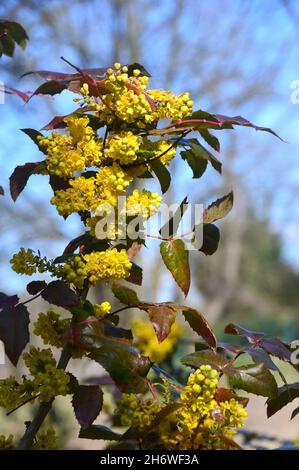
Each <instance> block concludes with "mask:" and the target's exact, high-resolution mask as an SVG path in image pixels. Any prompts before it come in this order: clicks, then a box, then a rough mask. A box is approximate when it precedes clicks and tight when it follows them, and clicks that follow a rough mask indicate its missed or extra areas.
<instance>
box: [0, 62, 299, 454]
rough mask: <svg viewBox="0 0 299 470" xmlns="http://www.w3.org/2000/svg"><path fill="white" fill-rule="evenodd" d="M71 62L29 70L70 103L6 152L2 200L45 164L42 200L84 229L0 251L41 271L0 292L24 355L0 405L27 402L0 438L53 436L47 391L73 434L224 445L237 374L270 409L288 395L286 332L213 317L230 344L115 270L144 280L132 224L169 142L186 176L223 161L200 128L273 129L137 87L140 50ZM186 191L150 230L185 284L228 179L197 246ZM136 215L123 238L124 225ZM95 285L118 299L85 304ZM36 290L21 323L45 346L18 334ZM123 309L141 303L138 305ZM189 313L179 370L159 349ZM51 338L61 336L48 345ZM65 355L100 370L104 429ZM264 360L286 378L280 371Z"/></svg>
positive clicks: (9, 331) (164, 174)
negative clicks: (65, 405)
mask: <svg viewBox="0 0 299 470" xmlns="http://www.w3.org/2000/svg"><path fill="white" fill-rule="evenodd" d="M69 65H71V66H72V67H73V68H75V73H73V74H63V73H56V72H43V71H40V72H36V73H37V74H38V75H39V76H40V77H42V78H45V79H46V82H45V83H43V84H42V85H41V86H40V87H39V88H38V89H37V90H36V91H35V92H34V93H33V95H32V96H35V95H38V96H41V95H46V94H50V95H55V94H56V93H60V92H62V91H63V90H68V91H69V92H71V93H74V94H75V97H74V102H75V103H76V109H75V110H74V112H72V113H71V114H69V115H67V116H56V117H54V118H53V119H52V120H51V122H49V123H48V124H47V125H46V126H44V128H43V133H41V132H38V131H35V130H34V129H29V128H27V129H23V132H25V133H26V134H27V135H28V136H29V137H30V138H31V139H32V140H33V141H34V143H35V144H36V145H37V146H38V149H39V150H40V151H41V153H42V154H43V159H41V160H40V161H37V162H29V163H26V164H25V165H21V166H18V167H17V168H16V169H15V171H14V172H13V174H12V175H11V177H10V189H11V196H12V198H13V200H14V201H16V199H17V198H18V196H19V194H20V193H21V192H22V191H23V189H24V188H25V186H26V184H27V182H28V179H29V177H30V176H31V175H34V174H40V175H44V177H45V178H46V177H48V180H49V184H50V186H51V188H52V190H53V197H52V198H51V201H50V202H51V204H52V205H53V206H55V208H56V210H57V212H58V214H59V215H60V216H62V217H63V218H64V219H67V217H68V216H70V215H71V214H77V215H78V217H79V218H80V220H81V223H82V228H83V230H82V234H81V235H80V236H78V237H76V238H75V239H73V240H71V241H70V242H69V243H68V245H67V246H66V248H65V250H64V252H63V253H61V254H59V256H57V258H55V259H48V258H47V256H45V255H44V254H41V253H40V252H39V251H34V250H33V249H32V248H30V247H26V248H25V247H22V248H21V249H20V251H19V252H18V253H16V254H14V255H13V257H12V259H11V267H12V269H13V270H14V271H15V272H16V273H18V274H20V275H27V276H33V275H35V276H37V277H38V275H39V274H40V273H44V274H47V277H46V278H47V279H48V280H47V281H45V280H39V279H36V278H35V279H33V280H32V281H31V282H29V284H28V285H27V291H28V294H29V295H30V297H29V299H28V300H26V301H25V302H21V301H20V299H19V297H18V295H6V294H4V293H1V294H0V308H1V311H0V338H1V340H2V341H3V342H4V345H5V351H6V354H7V356H8V358H9V360H10V361H11V363H12V364H13V365H14V366H17V365H18V361H19V359H20V357H21V356H22V358H23V361H24V364H25V367H26V372H25V373H24V374H23V375H22V377H21V378H16V377H14V376H9V377H7V378H6V379H3V380H1V381H0V406H1V407H3V408H5V409H6V410H7V411H9V412H10V413H11V412H12V411H14V410H15V409H18V408H20V407H21V406H25V405H26V406H31V405H32V404H36V407H35V414H34V416H33V418H32V421H31V422H26V423H25V424H26V426H25V429H24V435H23V437H22V438H21V439H20V440H19V442H18V439H17V437H18V436H11V435H10V436H1V437H0V447H1V448H2V449H13V448H19V449H29V448H30V449H52V448H56V446H57V444H56V438H55V431H54V429H53V428H46V427H45V425H43V423H44V420H45V418H46V416H47V415H48V413H49V411H50V409H51V407H52V405H53V402H54V400H55V397H57V396H59V395H60V396H66V395H67V396H70V399H71V402H72V406H73V409H74V413H75V416H76V418H77V420H78V423H79V425H80V433H79V437H81V438H87V439H99V440H105V441H112V442H111V443H110V444H109V447H110V448H115V449H116V448H118V446H119V447H120V448H130V449H132V448H133V449H140V448H142V449H238V448H240V446H239V444H238V443H237V442H236V441H235V440H234V436H235V435H236V433H237V431H238V429H239V428H241V427H242V426H243V425H244V421H245V420H246V417H247V412H246V405H247V402H248V399H247V398H246V397H244V394H243V395H242V396H239V395H238V394H237V390H242V391H245V392H248V393H253V394H256V395H261V396H264V397H266V399H267V410H268V416H271V415H272V414H273V413H275V412H276V411H278V410H279V409H280V408H281V407H282V406H284V405H285V404H287V403H288V402H289V401H291V400H292V399H293V398H295V397H296V396H298V387H297V388H296V384H287V383H286V381H285V379H284V376H283V374H282V373H281V371H280V370H279V369H278V367H277V365H276V363H275V362H273V360H272V356H275V357H278V358H279V359H281V360H283V361H285V362H287V363H291V352H292V350H291V346H290V345H289V344H287V343H285V342H283V341H281V340H279V339H277V338H271V337H267V335H266V334H265V333H262V332H255V331H249V330H246V329H245V328H242V327H241V326H238V325H234V324H230V325H228V326H227V327H226V329H225V332H226V333H227V334H229V335H235V336H240V337H242V338H243V343H242V345H241V346H240V342H237V344H233V343H231V342H230V341H229V340H228V341H227V342H226V343H219V342H217V339H216V337H215V334H214V332H213V329H212V328H211V326H210V325H209V323H208V321H207V320H206V319H205V317H204V316H203V315H202V314H201V313H200V312H199V311H197V310H196V309H193V308H191V307H187V306H184V305H182V304H177V303H175V302H172V301H165V302H160V303H157V302H146V301H143V300H141V299H140V298H139V297H138V295H137V293H136V291H135V290H134V288H131V287H129V284H128V283H131V284H135V285H137V286H140V285H141V284H142V281H143V279H142V268H141V267H140V266H138V265H137V264H136V263H135V262H134V260H133V259H134V257H135V256H136V255H137V254H138V252H139V251H140V249H141V248H143V247H144V245H145V239H146V236H150V234H145V233H144V230H143V228H144V224H145V223H146V221H147V220H148V219H149V218H150V217H152V216H153V215H154V214H156V213H157V212H158V210H159V207H160V204H161V202H162V198H163V194H164V193H165V192H166V191H167V189H168V188H169V186H170V184H171V172H170V169H169V164H170V163H171V161H172V160H173V159H174V158H175V157H176V156H177V157H178V158H179V157H181V158H182V159H183V160H184V161H185V162H186V163H187V164H188V165H189V167H190V168H191V170H192V172H193V178H200V177H202V175H203V174H204V172H205V170H206V168H207V166H208V165H209V164H210V165H211V166H212V168H213V169H215V170H216V171H217V172H219V173H221V167H222V164H221V162H220V161H219V159H218V158H216V156H215V152H219V150H220V144H219V140H218V138H217V137H216V136H215V134H214V133H213V131H222V130H225V129H232V128H233V127H234V126H246V127H252V128H254V129H256V130H263V131H267V132H271V133H272V134H274V132H273V131H271V130H270V129H267V128H261V127H257V126H254V125H253V124H251V123H250V122H249V121H247V120H246V119H244V118H242V117H240V116H238V117H227V116H223V115H215V114H210V113H208V112H206V111H203V110H196V111H194V110H193V101H192V100H191V98H190V96H189V93H188V92H183V93H181V94H175V93H173V92H172V91H166V90H163V89H151V88H150V85H149V80H150V75H149V74H148V72H147V71H146V70H145V68H144V67H143V66H141V65H140V64H131V65H124V66H122V65H121V64H119V63H115V64H114V66H113V67H111V68H108V69H88V70H83V69H80V68H78V67H76V66H73V65H72V64H69ZM211 131H212V132H211ZM275 135H276V134H275ZM206 144H207V145H208V147H210V149H208V148H206ZM152 177H154V178H156V179H157V180H158V181H159V183H160V186H161V192H159V194H158V193H155V192H151V191H149V190H148V189H147V188H145V187H144V188H142V189H137V187H136V185H134V182H136V181H137V179H138V181H139V182H146V181H148V178H152ZM138 187H140V184H139V185H138ZM124 196H125V201H124V202H123V204H119V202H120V200H121V198H123V197H124ZM185 204H188V202H187V198H185V199H184V201H182V203H181V204H180V206H179V208H178V210H177V211H176V213H175V214H172V216H171V217H170V218H169V220H168V221H166V224H165V225H164V226H163V227H161V229H160V234H159V235H154V236H153V238H155V239H156V240H157V243H160V253H161V257H162V259H163V261H164V263H165V266H166V268H167V269H168V270H169V271H170V273H171V274H172V276H173V279H174V281H175V282H176V283H177V285H178V286H179V287H180V289H181V290H182V292H183V293H184V294H185V296H187V294H188V291H189V287H190V269H189V254H190V253H192V254H194V256H196V254H197V253H198V254H200V255H212V254H213V253H214V252H215V251H216V250H217V247H218V244H219V239H220V235H219V229H218V228H217V226H216V225H215V222H216V221H217V220H219V219H220V218H222V217H224V216H225V215H226V214H227V213H228V212H229V211H230V210H231V208H232V205H233V194H232V193H229V194H227V195H225V196H222V197H220V198H219V199H217V200H216V201H215V202H213V203H212V204H210V205H209V206H208V207H207V208H206V209H205V210H204V213H203V218H202V221H201V222H200V228H201V230H202V235H203V240H202V244H201V246H196V243H195V241H196V240H195V232H196V228H198V227H194V230H193V231H192V233H191V244H192V243H193V245H194V250H193V251H191V252H190V250H188V249H187V248H188V247H187V245H186V243H185V240H184V235H180V234H179V233H178V223H177V222H179V221H180V219H181V218H182V217H183V213H184V210H185V209H184V205H185ZM113 215H114V216H115V215H116V217H112V216H113ZM134 218H135V219H136V218H137V220H138V224H137V232H138V237H137V238H136V237H135V238H134V237H132V234H133V232H134V230H132V228H131V231H130V230H129V226H130V222H132V221H133V220H134ZM120 219H121V220H122V222H124V223H120V222H119V220H120ZM103 226H105V233H106V236H105V237H102V236H101V234H102V228H103ZM165 227H166V228H167V230H166V231H165ZM192 237H193V238H192ZM124 282H126V284H124ZM145 284H146V280H145ZM101 285H105V286H106V287H108V288H110V289H111V291H112V293H113V294H114V296H115V298H116V301H117V302H118V303H119V306H116V307H114V306H113V305H111V303H110V302H109V301H108V300H107V299H105V298H98V299H97V303H94V304H93V303H92V302H90V300H88V294H89V290H90V288H91V287H93V286H101ZM101 292H103V290H101ZM38 297H40V298H42V299H44V300H45V301H46V302H48V303H49V307H48V308H46V309H45V311H42V312H40V313H39V314H38V316H37V318H36V320H35V322H34V325H33V329H32V335H33V337H36V336H38V337H40V339H41V340H42V341H43V343H44V345H45V346H44V347H43V348H37V347H34V346H33V345H30V335H29V322H30V314H29V311H28V309H27V304H28V302H30V301H31V300H33V299H36V298H38ZM130 309H134V312H135V316H134V318H133V319H132V328H131V329H126V328H123V327H122V326H121V321H122V316H123V315H124V313H123V312H125V311H127V310H130ZM136 310H137V311H143V314H144V313H145V315H147V317H148V319H147V320H145V319H144V317H141V316H138V315H136ZM182 320H185V322H186V324H184V327H183V326H182ZM189 328H191V329H192V330H193V333H194V351H193V352H192V351H191V352H190V349H189V354H187V355H185V356H184V357H182V358H180V359H181V368H182V370H183V373H182V374H181V377H182V379H181V378H179V377H178V374H176V372H175V370H173V371H172V370H169V367H168V370H165V369H164V368H163V364H164V363H165V361H167V358H168V357H169V356H170V355H171V354H172V352H173V350H174V349H175V348H176V345H177V342H180V340H181V339H182V338H183V337H184V335H188V337H189V338H190V331H188V329H189ZM189 343H190V341H189ZM25 348H26V350H25V351H24V349H25ZM52 348H58V349H60V350H61V355H60V358H59V360H58V361H56V359H55V357H54V355H53V351H52ZM241 355H244V361H243V362H242V365H239V363H238V362H236V360H237V358H238V357H240V356H241ZM71 358H76V359H80V360H82V361H95V362H96V363H98V364H100V365H101V366H102V367H103V368H104V370H105V371H106V372H107V374H108V375H109V376H110V379H107V380H106V381H104V382H103V383H104V384H105V385H106V388H105V391H106V390H107V387H110V388H111V391H112V392H111V393H112V395H113V396H114V397H115V401H113V408H114V409H113V412H112V413H111V415H110V421H111V426H112V427H113V426H116V429H118V430H117V431H114V430H113V429H108V428H107V427H106V426H103V425H101V424H93V423H94V421H95V420H96V419H98V416H99V419H101V414H100V412H101V410H102V408H103V390H102V388H101V385H95V384H88V383H80V382H79V381H78V379H77V378H76V377H75V375H74V374H73V373H72V371H71V370H68V363H69V360H70V359H71ZM245 358H246V360H245ZM294 367H296V366H294ZM275 372H276V373H278V374H280V377H281V378H282V380H283V381H284V385H283V386H282V387H278V385H277V380H276V378H277V374H274V373H275ZM225 379H226V380H225ZM107 384H108V385H107ZM115 389H116V390H117V393H116V394H115V393H114V392H113V390H115ZM107 393H108V392H107ZM119 394H120V397H119ZM113 400H114V399H113ZM296 412H298V409H297V410H295V411H294V415H295V414H296ZM40 428H41V429H40ZM113 441H115V442H114V443H113Z"/></svg>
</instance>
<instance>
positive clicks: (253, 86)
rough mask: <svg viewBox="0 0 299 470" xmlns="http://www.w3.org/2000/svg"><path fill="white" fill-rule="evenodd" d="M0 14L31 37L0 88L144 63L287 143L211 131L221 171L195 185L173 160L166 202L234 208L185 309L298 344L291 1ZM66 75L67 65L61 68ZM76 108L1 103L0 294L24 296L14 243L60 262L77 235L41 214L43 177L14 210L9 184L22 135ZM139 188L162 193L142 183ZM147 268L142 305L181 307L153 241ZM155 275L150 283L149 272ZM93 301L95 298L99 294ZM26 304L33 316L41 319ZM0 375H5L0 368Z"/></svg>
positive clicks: (162, 80)
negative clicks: (228, 196)
mask: <svg viewBox="0 0 299 470" xmlns="http://www.w3.org/2000/svg"><path fill="white" fill-rule="evenodd" d="M0 17H2V18H7V19H11V20H16V21H19V22H21V24H22V25H23V26H24V27H25V29H26V31H27V32H28V35H29V37H30V41H29V43H28V46H27V48H26V51H25V52H23V51H21V50H17V51H16V55H15V57H14V59H13V60H11V59H9V58H3V57H2V59H1V64H0V66H1V76H0V79H1V80H2V81H3V82H4V83H8V84H9V85H11V86H16V87H17V88H20V89H22V90H28V89H31V90H34V89H35V88H36V87H37V85H38V84H39V82H38V81H37V80H36V79H35V78H30V79H29V77H26V78H24V79H22V80H20V79H19V76H20V75H21V74H22V73H25V72H27V71H30V70H36V69H47V70H57V71H58V70H59V71H68V72H69V71H71V70H70V69H68V68H67V66H66V64H65V63H63V62H62V61H60V59H59V57H60V56H62V55H63V56H64V57H66V58H67V59H68V60H70V61H71V62H73V63H75V64H77V65H79V66H81V67H99V66H109V65H111V64H113V63H114V62H115V61H120V62H121V63H130V62H135V61H136V62H140V63H142V64H143V65H144V66H145V67H146V69H148V70H149V71H150V72H151V74H152V75H153V79H152V86H153V87H164V88H166V89H170V88H171V89H173V90H174V91H176V92H183V91H190V92H191V95H192V99H193V100H194V102H195V106H194V108H195V109H198V108H202V109H205V110H207V111H210V112H217V113H222V114H227V115H239V114H240V115H243V116H244V117H246V118H248V119H249V120H251V121H252V122H254V123H256V124H258V125H264V126H267V127H272V128H273V129H274V130H275V131H277V132H278V133H279V135H281V136H282V138H283V139H284V140H285V141H286V143H283V142H280V141H278V140H277V139H275V138H274V137H273V136H271V135H266V134H262V133H256V132H255V131H253V130H249V129H238V131H235V132H234V131H227V132H226V133H221V135H220V138H221V143H222V151H221V155H220V158H221V160H222V162H223V168H224V169H223V175H222V176H218V175H217V174H216V173H215V172H212V171H211V170H208V171H207V173H206V175H205V178H203V179H202V180H191V176H192V175H191V172H190V171H189V169H187V168H186V165H183V164H182V162H181V161H174V162H173V163H172V173H173V175H174V181H175V184H174V185H173V186H174V188H175V189H174V190H172V191H169V192H168V193H167V201H169V202H177V203H179V202H180V201H181V200H182V199H183V197H184V196H185V195H186V194H188V195H189V200H190V201H191V202H198V203H201V202H204V203H205V204H207V203H209V202H211V201H212V200H214V199H215V198H217V197H219V196H221V195H223V194H225V193H226V192H228V191H230V190H231V189H233V190H234V193H235V206H234V209H233V211H232V213H231V214H230V215H229V217H227V219H226V220H225V221H224V222H221V224H220V229H221V242H220V248H219V250H218V252H217V253H216V254H215V255H213V256H212V257H204V256H203V255H202V256H198V254H197V255H195V254H194V256H193V254H192V253H191V258H192V271H193V283H192V289H191V292H190V294H189V297H188V299H187V304H189V305H193V306H194V307H197V308H199V309H200V310H201V311H202V312H203V313H204V314H205V315H206V317H207V318H208V320H209V321H210V322H211V323H212V324H214V326H215V329H216V332H217V333H219V335H220V336H221V331H223V326H224V325H225V324H227V323H229V322H231V321H233V322H239V323H241V324H242V325H243V326H244V327H247V328H252V329H260V330H264V331H267V333H269V334H271V335H272V334H273V335H278V336H280V337H283V338H285V339H288V340H292V339H296V338H298V337H299V323H298V305H299V289H298V281H299V249H298V240H299V217H298V216H299V203H298V199H297V194H298V183H299V166H298V154H299V141H298V130H297V129H298V124H299V122H298V121H299V115H298V106H295V105H294V104H292V103H291V100H290V95H291V91H292V90H291V82H292V81H293V80H296V79H298V78H299V68H298V64H299V47H298V28H297V24H298V19H299V4H298V2H296V0H264V1H263V2H261V1H259V0H212V1H210V2H207V1H196V2H194V1H193V0H163V1H162V0H73V1H72V2H69V1H67V0H59V1H58V0H51V1H50V2H49V1H48V0H47V1H45V0H38V1H37V0H22V1H18V0H9V1H6V2H3V3H1V5H0ZM71 72H72V71H71ZM71 109H73V104H72V101H71V98H70V97H68V96H67V93H65V92H64V93H63V94H62V95H61V96H59V97H58V98H57V99H56V98H55V100H53V99H50V98H49V99H48V98H40V97H35V98H33V99H32V100H31V101H30V102H29V103H28V104H26V105H24V104H23V103H22V102H21V101H19V99H18V98H16V97H11V96H9V97H8V98H6V103H5V105H1V106H0V112H1V116H2V118H1V128H0V141H1V146H0V170H1V171H0V175H1V181H0V184H1V185H2V186H3V187H4V189H5V197H1V198H0V207H1V234H0V237H1V244H0V247H1V248H0V262H1V264H0V279H1V281H0V282H1V286H0V290H1V291H6V292H8V293H15V292H17V291H19V292H20V291H23V292H25V285H26V283H27V282H28V279H25V277H24V278H21V277H17V275H15V274H12V273H11V272H10V270H9V262H8V259H9V258H10V257H11V256H12V254H13V253H14V252H16V251H17V250H18V248H19V247H20V246H25V247H32V248H35V249H38V248H39V249H41V251H42V253H43V254H47V255H48V256H49V257H51V256H56V255H57V254H59V253H60V252H61V251H62V250H63V248H64V246H65V245H66V243H67V240H69V239H70V238H73V237H74V236H76V235H78V234H80V231H81V230H82V228H80V223H79V221H77V220H76V219H75V218H73V217H70V218H69V220H68V221H67V222H64V221H63V220H62V219H60V218H59V217H58V215H57V214H56V213H55V210H54V208H53V207H50V206H49V203H48V200H49V197H50V194H51V193H50V190H49V188H48V187H47V186H46V185H45V180H44V179H43V178H42V177H40V176H34V177H33V178H32V179H31V181H30V183H29V185H28V187H27V189H26V191H24V193H23V194H22V197H21V198H20V199H19V200H18V202H17V203H16V204H14V203H13V202H12V201H11V200H10V197H9V191H8V177H9V175H10V174H11V172H12V170H13V168H14V167H15V166H16V165H17V164H22V163H25V162H27V161H35V160H36V159H37V158H38V152H37V151H36V149H35V148H34V147H33V145H32V143H31V141H30V140H29V139H28V138H27V137H26V136H25V135H24V134H22V133H21V132H19V131H18V130H19V129H20V128H22V127H32V128H36V129H40V128H41V127H42V126H43V125H44V124H45V123H47V122H48V121H50V119H51V118H52V116H53V115H54V114H64V113H66V112H68V111H70V110H71ZM147 188H148V189H153V188H154V189H155V190H157V189H158V186H157V185H156V184H155V183H153V182H150V183H149V184H148V185H147ZM148 248H149V249H150V250H151V256H147V250H146V249H144V250H143V254H142V253H141V254H140V255H138V256H139V260H138V263H139V264H140V263H141V264H143V265H144V279H145V285H144V287H143V288H141V295H142V298H143V299H144V300H154V299H156V300H157V301H163V300H169V299H172V300H179V299H181V293H180V292H179V291H178V288H177V287H176V286H175V285H174V283H173V282H172V279H171V277H170V275H169V273H167V272H165V271H166V270H165V269H164V268H163V266H162V264H161V261H160V255H159V250H158V246H157V244H156V243H155V242H150V243H149V244H148ZM157 273H159V275H157ZM94 296H95V297H96V298H97V300H98V299H99V298H102V297H103V298H105V299H106V297H105V292H103V291H95V292H94ZM39 310H40V308H39V306H36V311H39ZM1 374H2V373H1Z"/></svg>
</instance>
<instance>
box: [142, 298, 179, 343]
mask: <svg viewBox="0 0 299 470" xmlns="http://www.w3.org/2000/svg"><path fill="white" fill-rule="evenodd" d="M139 308H141V309H142V310H144V311H146V312H147V313H148V314H149V319H150V321H151V323H152V325H153V328H154V330H155V332H156V335H157V339H158V342H159V343H161V342H162V341H164V339H165V338H167V336H168V335H169V333H170V331H171V327H172V325H173V323H174V321H175V317H176V309H175V306H173V305H172V304H169V303H167V302H164V303H160V304H158V303H157V304H147V303H142V304H141V305H140V306H139Z"/></svg>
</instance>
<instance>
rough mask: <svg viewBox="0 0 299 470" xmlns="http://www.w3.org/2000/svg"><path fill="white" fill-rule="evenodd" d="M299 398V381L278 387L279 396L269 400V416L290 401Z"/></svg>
mask: <svg viewBox="0 0 299 470" xmlns="http://www.w3.org/2000/svg"><path fill="white" fill-rule="evenodd" d="M296 398H299V382H295V383H292V384H288V385H284V386H282V387H280V388H279V389H278V392H277V396H274V397H273V398H272V397H270V398H269V399H268V400H267V416H268V418H270V417H271V416H273V415H274V414H275V413H277V411H279V410H281V408H283V407H284V406H286V405H287V404H288V403H290V402H292V401H293V400H295V399H296Z"/></svg>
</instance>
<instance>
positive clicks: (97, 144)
mask: <svg viewBox="0 0 299 470" xmlns="http://www.w3.org/2000/svg"><path fill="white" fill-rule="evenodd" d="M65 122H66V123H67V126H68V130H69V135H67V134H59V133H58V132H52V134H51V135H50V136H49V137H39V144H40V145H41V146H42V147H43V148H44V149H45V150H44V151H45V152H46V153H47V159H46V164H47V168H48V171H49V173H50V174H53V175H57V176H60V177H63V178H71V177H72V176H73V175H74V172H76V171H79V172H80V171H83V170H84V169H85V168H86V167H89V166H94V165H99V164H100V163H101V159H102V141H101V140H100V139H99V138H98V137H97V135H96V133H95V132H94V131H93V129H92V128H91V127H90V126H89V125H88V124H89V119H88V117H87V116H84V117H81V118H78V117H76V116H71V117H68V118H66V119H65Z"/></svg>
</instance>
